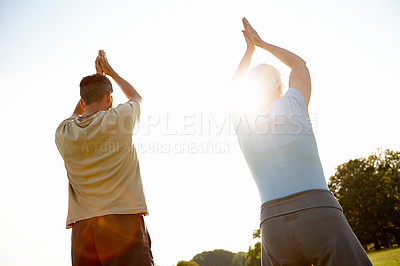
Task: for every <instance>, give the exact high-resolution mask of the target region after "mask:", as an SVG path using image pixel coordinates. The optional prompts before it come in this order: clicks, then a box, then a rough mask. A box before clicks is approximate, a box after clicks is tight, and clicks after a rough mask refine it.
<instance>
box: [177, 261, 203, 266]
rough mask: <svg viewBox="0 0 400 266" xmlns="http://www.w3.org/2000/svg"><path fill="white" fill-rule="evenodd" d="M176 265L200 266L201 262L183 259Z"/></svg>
mask: <svg viewBox="0 0 400 266" xmlns="http://www.w3.org/2000/svg"><path fill="white" fill-rule="evenodd" d="M176 266H199V264H198V263H197V262H195V261H184V260H181V261H180V262H178V264H176Z"/></svg>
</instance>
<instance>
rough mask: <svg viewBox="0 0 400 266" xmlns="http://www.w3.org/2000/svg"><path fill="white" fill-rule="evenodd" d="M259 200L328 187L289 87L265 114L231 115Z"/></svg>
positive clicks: (301, 106)
mask: <svg viewBox="0 0 400 266" xmlns="http://www.w3.org/2000/svg"><path fill="white" fill-rule="evenodd" d="M232 118H233V123H234V126H235V128H236V129H237V135H238V139H239V144H240V147H241V149H242V152H243V155H244V157H245V158H246V161H247V164H248V166H249V168H250V171H251V173H252V176H253V178H254V180H255V182H256V184H257V187H258V190H259V193H260V197H261V202H262V203H265V202H268V201H271V200H275V199H279V198H282V197H285V196H289V195H293V194H296V193H299V192H303V191H307V190H312V189H324V190H328V187H327V184H326V181H325V177H324V172H323V170H322V166H321V161H320V159H319V155H318V149H317V143H316V141H315V137H314V133H313V130H312V125H311V122H310V120H309V118H308V116H307V110H306V106H305V103H304V99H303V96H302V95H301V93H300V92H299V91H298V90H296V89H293V88H290V89H289V90H288V91H287V92H286V94H285V96H284V97H282V98H281V99H279V100H277V101H275V102H274V103H272V105H271V107H270V108H269V109H268V110H267V111H266V112H265V113H258V114H246V115H238V114H235V115H233V116H232Z"/></svg>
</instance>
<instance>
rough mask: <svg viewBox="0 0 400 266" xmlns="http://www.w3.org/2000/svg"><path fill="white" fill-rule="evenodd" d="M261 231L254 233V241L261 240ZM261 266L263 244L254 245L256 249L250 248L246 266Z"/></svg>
mask: <svg viewBox="0 0 400 266" xmlns="http://www.w3.org/2000/svg"><path fill="white" fill-rule="evenodd" d="M260 237H261V232H260V229H257V230H254V231H253V239H256V238H260ZM260 265H261V242H257V243H255V244H254V247H252V246H250V247H249V251H248V252H247V254H246V266H260Z"/></svg>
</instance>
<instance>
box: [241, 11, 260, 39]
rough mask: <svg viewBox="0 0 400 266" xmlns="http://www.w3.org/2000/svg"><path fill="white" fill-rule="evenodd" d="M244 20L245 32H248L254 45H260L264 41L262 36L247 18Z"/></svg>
mask: <svg viewBox="0 0 400 266" xmlns="http://www.w3.org/2000/svg"><path fill="white" fill-rule="evenodd" d="M242 22H243V26H244V33H247V36H248V37H249V38H250V40H251V42H252V43H253V44H254V45H256V46H260V45H261V44H262V43H263V40H262V39H261V38H260V36H259V35H258V33H257V32H256V31H255V30H254V29H253V27H252V26H251V25H250V23H249V22H248V21H247V19H246V18H243V19H242Z"/></svg>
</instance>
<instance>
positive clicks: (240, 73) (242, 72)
mask: <svg viewBox="0 0 400 266" xmlns="http://www.w3.org/2000/svg"><path fill="white" fill-rule="evenodd" d="M243 35H244V38H245V40H246V44H247V48H246V52H245V53H244V55H243V58H242V60H241V61H240V63H239V66H238V68H237V69H236V72H235V75H234V76H233V79H232V83H237V82H240V81H241V80H242V79H243V78H244V77H245V76H246V74H247V70H248V69H249V65H250V61H251V57H252V56H253V53H254V50H255V46H254V44H253V43H252V42H251V40H250V38H249V37H248V36H247V32H245V31H243Z"/></svg>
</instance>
